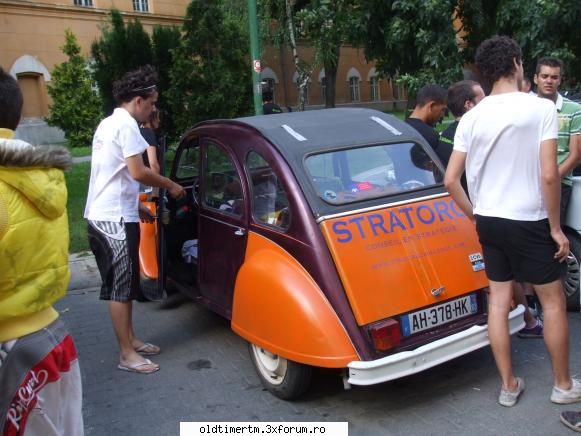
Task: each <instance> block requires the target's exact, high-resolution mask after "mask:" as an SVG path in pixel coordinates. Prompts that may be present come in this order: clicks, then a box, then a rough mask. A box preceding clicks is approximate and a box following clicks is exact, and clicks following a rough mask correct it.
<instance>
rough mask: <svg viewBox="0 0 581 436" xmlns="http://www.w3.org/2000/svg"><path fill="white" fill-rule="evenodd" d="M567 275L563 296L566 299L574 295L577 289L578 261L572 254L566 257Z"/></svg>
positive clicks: (578, 276) (578, 277)
mask: <svg viewBox="0 0 581 436" xmlns="http://www.w3.org/2000/svg"><path fill="white" fill-rule="evenodd" d="M566 262H567V275H566V276H565V294H566V295H567V297H570V296H571V295H574V294H575V292H577V289H579V279H580V272H579V261H578V260H577V258H576V257H575V255H574V254H573V253H569V255H568V256H567V260H566Z"/></svg>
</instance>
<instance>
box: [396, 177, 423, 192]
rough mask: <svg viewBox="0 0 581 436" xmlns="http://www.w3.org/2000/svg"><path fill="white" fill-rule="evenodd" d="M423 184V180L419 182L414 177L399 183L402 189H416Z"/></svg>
mask: <svg viewBox="0 0 581 436" xmlns="http://www.w3.org/2000/svg"><path fill="white" fill-rule="evenodd" d="M423 186H426V184H425V183H423V182H420V181H419V180H415V179H412V180H408V181H406V182H403V183H402V184H401V187H402V189H405V190H406V191H409V190H412V189H418V188H421V187H423Z"/></svg>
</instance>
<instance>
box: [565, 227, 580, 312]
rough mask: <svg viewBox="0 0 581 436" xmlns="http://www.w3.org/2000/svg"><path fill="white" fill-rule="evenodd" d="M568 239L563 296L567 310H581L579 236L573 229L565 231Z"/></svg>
mask: <svg viewBox="0 0 581 436" xmlns="http://www.w3.org/2000/svg"><path fill="white" fill-rule="evenodd" d="M565 234H566V236H567V238H568V239H569V246H570V250H571V253H570V254H569V256H567V261H566V262H567V275H566V276H565V283H564V288H565V296H566V298H567V310H569V311H572V312H579V310H581V295H580V292H579V284H580V282H581V269H580V267H579V262H580V261H581V237H580V236H579V234H578V233H577V232H575V231H573V230H567V231H566V232H565Z"/></svg>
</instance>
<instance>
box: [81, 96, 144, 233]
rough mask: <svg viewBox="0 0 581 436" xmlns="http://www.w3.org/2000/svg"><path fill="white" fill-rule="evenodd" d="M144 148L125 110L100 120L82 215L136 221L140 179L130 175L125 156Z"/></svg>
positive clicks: (134, 123)
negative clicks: (138, 180) (87, 192)
mask: <svg viewBox="0 0 581 436" xmlns="http://www.w3.org/2000/svg"><path fill="white" fill-rule="evenodd" d="M147 147H148V144H147V142H146V141H145V139H143V137H142V136H141V133H140V132H139V126H138V125H137V121H135V119H134V118H133V117H132V116H131V115H130V114H129V112H127V111H126V110H125V109H123V108H117V109H115V110H114V111H113V114H111V116H109V117H107V118H105V119H104V120H103V121H101V123H100V124H99V127H97V131H96V132H95V135H94V137H93V152H92V156H91V180H90V181H89V194H88V196H87V205H86V206H85V215H84V216H85V218H87V219H90V220H95V221H112V222H120V221H121V218H123V220H124V221H125V222H139V182H137V181H136V180H135V179H133V178H132V177H131V175H130V174H129V169H128V168H127V164H126V163H125V159H126V158H128V157H131V156H135V155H137V154H142V153H143V152H144V151H145V149H147Z"/></svg>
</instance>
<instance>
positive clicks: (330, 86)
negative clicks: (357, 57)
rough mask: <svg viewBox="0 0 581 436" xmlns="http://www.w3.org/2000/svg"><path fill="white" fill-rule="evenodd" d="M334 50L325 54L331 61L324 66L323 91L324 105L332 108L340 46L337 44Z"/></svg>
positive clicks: (333, 105)
mask: <svg viewBox="0 0 581 436" xmlns="http://www.w3.org/2000/svg"><path fill="white" fill-rule="evenodd" d="M333 51H334V52H335V53H334V54H333V55H332V56H327V58H330V59H333V61H332V63H331V62H328V65H324V67H325V78H326V82H327V83H326V85H327V87H326V91H325V107H326V108H334V107H335V94H336V89H337V69H338V68H339V55H340V53H341V47H340V46H339V45H337V46H336V47H335V48H334V49H332V52H333Z"/></svg>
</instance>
